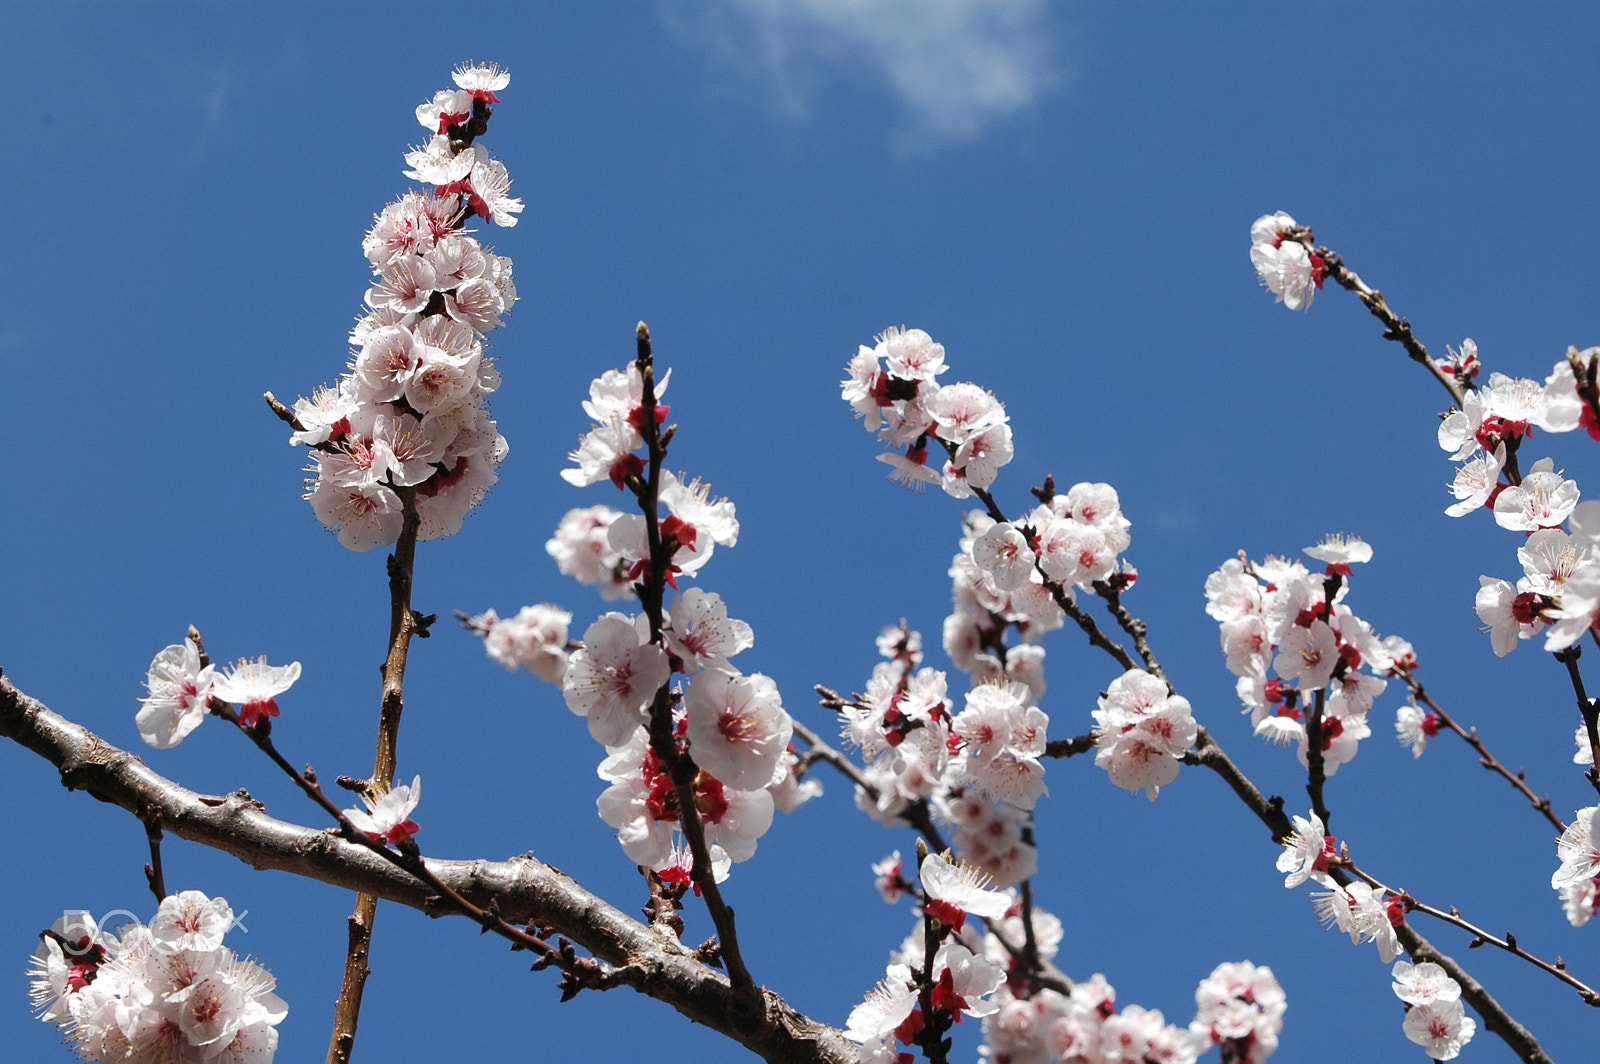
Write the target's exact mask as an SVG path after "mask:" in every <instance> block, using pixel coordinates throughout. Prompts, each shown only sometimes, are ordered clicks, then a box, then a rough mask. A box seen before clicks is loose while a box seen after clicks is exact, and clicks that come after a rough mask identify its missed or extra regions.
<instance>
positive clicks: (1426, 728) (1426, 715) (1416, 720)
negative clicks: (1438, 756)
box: [1394, 705, 1439, 757]
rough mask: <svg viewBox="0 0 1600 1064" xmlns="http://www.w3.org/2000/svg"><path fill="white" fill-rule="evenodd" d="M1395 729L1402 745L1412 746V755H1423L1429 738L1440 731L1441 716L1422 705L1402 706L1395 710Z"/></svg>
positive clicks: (1396, 736)
mask: <svg viewBox="0 0 1600 1064" xmlns="http://www.w3.org/2000/svg"><path fill="white" fill-rule="evenodd" d="M1394 731H1395V738H1397V739H1398V740H1399V741H1400V745H1401V746H1409V747H1410V748H1411V756H1412V757H1421V756H1422V751H1424V750H1426V749H1427V748H1428V740H1429V739H1431V738H1433V737H1434V736H1435V735H1437V734H1438V733H1439V716H1438V714H1436V713H1432V712H1424V711H1423V709H1422V708H1421V707H1420V706H1415V705H1405V706H1401V707H1400V708H1399V709H1398V710H1396V711H1395V721H1394Z"/></svg>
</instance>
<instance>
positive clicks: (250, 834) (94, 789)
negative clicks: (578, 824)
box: [0, 676, 860, 1064]
mask: <svg viewBox="0 0 1600 1064" xmlns="http://www.w3.org/2000/svg"><path fill="white" fill-rule="evenodd" d="M0 737H4V738H7V739H10V740H12V741H13V742H16V743H18V744H19V745H21V746H24V747H26V748H27V749H29V750H32V751H33V752H34V753H36V754H38V755H39V756H41V757H43V758H44V759H45V760H47V761H49V762H50V763H51V764H52V765H55V766H56V768H57V769H58V770H59V771H60V773H61V782H62V783H63V784H64V785H65V786H66V787H68V788H69V789H71V790H81V791H86V792H87V793H89V794H90V795H92V796H93V797H95V798H98V799H100V800H101V801H103V802H109V803H111V804H112V805H116V806H120V807H121V808H123V809H126V810H127V811H128V812H130V813H132V814H133V815H134V816H136V817H139V818H141V819H144V818H146V817H148V816H149V815H151V814H152V813H153V814H154V815H155V816H157V817H159V818H160V823H161V827H162V830H163V831H165V832H166V833H167V834H170V835H176V836H178V837H179V838H182V839H187V840H189V841H191V842H198V843H201V844H203V845H206V846H210V847H212V848H214V849H217V850H221V851H223V852H225V853H230V854H232V855H234V856H235V857H237V858H239V859H240V860H241V861H244V862H245V863H246V864H249V865H251V866H253V867H255V868H259V869H266V868H271V869H276V870H279V871H283V872H289V873H291V874H294V875H298V876H305V877H306V878H308V879H316V880H319V881H321V882H323V883H328V884H331V885H333V886H337V887H342V888H345V889H348V890H354V891H363V892H369V893H371V894H373V895H375V896H377V897H378V898H381V899H383V900H385V901H392V902H397V903H399V904H401V905H408V906H410V907H411V908H413V909H419V910H421V911H423V912H428V913H430V914H431V913H434V912H435V911H436V906H435V904H434V903H433V902H432V901H431V900H430V899H431V898H432V897H435V896H434V895H432V892H431V890H430V888H429V887H428V886H427V885H426V884H425V883H423V882H422V881H421V880H419V879H417V878H415V877H414V876H412V875H410V874H409V873H407V872H405V871H403V870H402V869H400V868H398V867H397V866H396V865H394V864H393V863H391V862H389V861H385V860H384V859H383V858H382V857H380V856H379V855H378V854H376V853H374V852H372V851H371V850H370V849H368V848H366V847H364V846H358V845H355V844H353V843H350V842H347V841H345V840H344V839H341V838H339V837H338V836H336V835H334V834H332V833H331V832H329V831H324V830H318V829H315V828H309V827H304V826H302V825H299V824H292V823H289V822H287V821H283V820H278V819H276V818H274V817H270V816H268V815H267V814H266V812H265V811H264V810H263V809H262V807H261V805H260V803H258V802H256V801H255V800H253V799H252V798H251V797H250V796H249V795H248V794H247V793H245V792H244V791H237V792H235V793H233V794H228V795H221V796H212V795H204V794H197V793H196V792H194V791H191V790H188V789H186V788H184V787H182V786H180V785H179V784H177V783H174V782H173V781H171V780H169V779H167V778H166V777H164V776H162V775H160V774H159V773H157V772H155V771H153V770H152V769H150V767H149V766H147V765H146V764H145V763H144V762H143V761H142V760H140V759H139V758H138V757H136V756H134V755H133V754H131V753H129V752H127V751H126V750H122V749H120V748H118V747H115V746H112V745H111V744H110V743H108V742H106V741H105V740H104V739H102V738H100V737H99V736H98V735H96V734H94V733H93V732H91V731H89V730H88V729H87V728H84V727H82V726H80V725H78V724H74V723H73V722H71V721H69V720H67V719H66V718H64V717H62V716H60V715H59V714H57V713H54V712H52V711H51V710H50V709H49V708H47V707H46V706H45V705H44V704H43V703H41V702H39V701H37V700H35V699H33V698H30V697H28V696H27V695H25V694H23V693H22V692H21V691H19V690H17V688H16V687H15V686H13V685H12V683H11V681H10V680H8V679H6V678H4V677H3V676H0ZM427 866H428V869H429V870H430V871H432V872H433V873H434V874H435V875H436V876H437V877H438V878H439V880H440V881H441V882H443V883H445V884H446V885H448V886H449V887H450V888H451V889H453V890H456V891H458V892H459V893H460V894H462V895H463V896H464V897H466V898H468V899H469V900H471V901H472V902H474V903H475V904H478V905H482V906H485V907H493V908H494V910H495V911H497V912H498V913H499V915H500V916H502V917H503V918H505V919H506V920H508V921H511V922H514V923H519V924H531V925H534V926H537V927H540V928H544V929H546V930H547V931H550V932H555V933H558V934H561V935H565V936H566V937H568V938H570V939H571V940H572V941H573V942H575V943H577V944H578V945H579V946H582V947H583V948H584V949H586V950H588V951H589V952H591V953H592V954H594V955H595V956H596V957H598V958H600V959H601V960H603V961H606V962H607V963H609V964H612V965H615V966H617V968H619V969H625V972H626V974H625V977H624V978H623V979H620V980H619V982H627V984H628V985H630V986H632V987H633V988H634V989H635V990H637V991H639V992H640V993H642V994H646V995H648V996H650V997H653V998H656V999H658V1000H660V1001H664V1002H666V1003H667V1004H669V1005H671V1006H672V1007H673V1008H675V1009H677V1010H678V1011H679V1012H681V1013H682V1014H683V1015H685V1016H687V1017H689V1019H691V1020H693V1021H695V1022H696V1023H701V1024H704V1025H705V1026H707V1027H710V1028H711V1029H712V1030H715V1031H718V1032H720V1033H722V1034H724V1035H727V1036H728V1037H729V1038H732V1039H733V1040H735V1041H737V1042H739V1043H740V1044H741V1045H743V1046H745V1047H746V1048H748V1049H749V1050H751V1051H752V1052H754V1053H756V1054H757V1055H758V1056H760V1057H762V1058H764V1059H766V1060H769V1061H773V1062H774V1064H779V1062H781V1064H854V1062H855V1061H856V1060H857V1059H858V1058H859V1056H860V1049H859V1047H858V1046H856V1045H855V1044H854V1043H852V1042H850V1041H848V1040H846V1039H845V1037H844V1034H843V1033H842V1032H841V1031H839V1030H838V1029H836V1028H833V1027H829V1026H827V1025H825V1024H821V1023H818V1022H816V1021H815V1020H812V1019H810V1018H809V1017H807V1016H804V1015H802V1014H800V1013H799V1012H797V1011H795V1010H794V1009H793V1008H791V1007H790V1006H789V1005H787V1004H785V1003H784V1001H783V999H781V998H780V997H778V995H777V994H775V993H773V992H772V991H770V990H766V989H763V990H762V991H761V1005H762V1007H761V1009H760V1011H759V1013H758V1014H756V1015H754V1016H752V1017H751V1018H750V1019H748V1020H747V1021H743V1022H741V1020H740V1019H739V1017H741V1016H742V1014H741V1013H740V1011H739V1010H738V1009H736V1007H735V1005H736V1001H735V994H734V992H733V989H732V988H731V987H730V986H729V984H728V979H727V977H726V976H724V975H723V974H722V973H721V972H719V971H717V970H715V969H713V968H711V967H709V966H707V965H706V964H704V963H702V962H701V961H700V960H699V959H698V958H697V957H696V955H695V950H694V949H693V948H692V947H689V946H685V945H683V944H682V943H680V942H678V941H677V940H676V939H675V938H674V937H672V936H671V935H670V934H669V933H666V932H664V931H662V930H657V929H652V928H651V927H649V926H647V925H645V924H642V923H640V922H639V921H637V920H635V919H633V918H632V917H630V916H627V915H626V914H624V913H622V912H620V911H619V910H617V909H616V908H614V907H612V906H611V905H609V904H607V903H606V902H605V901H603V900H602V899H600V898H598V897H596V896H595V895H593V894H591V893H589V892H588V891H586V890H584V889H583V888H582V887H581V886H579V885H578V884H577V883H576V882H574V881H573V880H572V879H571V878H570V877H568V876H566V875H564V874H562V873H560V872H557V871H556V870H555V869H553V868H551V867H549V866H548V865H546V864H543V863H542V862H540V861H537V860H535V859H534V858H533V857H532V856H524V857H515V858H512V859H511V860H509V861H485V860H475V861H446V860H437V859H430V860H428V861H427Z"/></svg>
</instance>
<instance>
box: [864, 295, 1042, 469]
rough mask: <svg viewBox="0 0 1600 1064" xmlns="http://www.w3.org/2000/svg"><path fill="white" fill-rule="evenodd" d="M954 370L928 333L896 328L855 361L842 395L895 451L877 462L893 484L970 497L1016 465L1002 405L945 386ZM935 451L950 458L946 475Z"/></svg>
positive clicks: (974, 389) (979, 393)
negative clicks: (948, 373) (949, 371)
mask: <svg viewBox="0 0 1600 1064" xmlns="http://www.w3.org/2000/svg"><path fill="white" fill-rule="evenodd" d="M948 368H949V367H947V366H946V365H945V364H944V345H943V344H938V343H935V342H934V340H933V337H931V336H929V335H928V334H927V333H925V332H923V331H922V330H921V329H907V328H905V327H904V326H901V327H899V328H895V327H893V326H891V327H889V328H887V329H885V330H883V332H882V333H880V334H879V335H878V337H877V344H876V346H874V347H867V346H866V345H862V346H861V348H860V350H859V351H858V352H857V353H856V356H855V357H854V358H852V359H851V360H850V362H849V364H848V365H847V366H846V367H845V371H846V373H848V374H849V376H847V377H846V378H845V379H844V380H843V381H842V382H840V393H841V395H842V397H843V399H844V401H845V402H847V403H849V404H850V406H851V407H852V408H853V409H854V410H855V412H856V416H857V417H859V418H862V419H864V421H865V424H866V428H867V431H868V432H876V433H877V434H878V438H879V439H881V440H883V442H884V443H886V444H888V445H889V447H890V448H891V450H890V451H888V452H887V453H885V454H881V455H879V456H878V459H879V461H882V462H885V463H887V464H888V465H889V467H890V473H889V477H890V479H891V480H893V481H895V483H897V484H903V485H905V486H906V487H909V488H913V489H915V490H917V491H921V490H922V489H923V488H925V487H927V486H928V485H929V484H937V485H939V486H940V487H941V488H943V489H944V490H945V492H946V493H948V494H949V495H952V496H954V497H955V498H957V499H965V498H968V497H970V496H971V495H972V490H973V489H974V488H977V489H987V488H989V487H990V486H991V485H993V484H994V480H995V476H996V475H997V474H998V473H999V471H1000V467H1001V466H1004V465H1006V464H1007V463H1008V462H1010V461H1011V457H1012V453H1013V449H1012V443H1011V425H1010V419H1009V418H1008V416H1007V415H1006V411H1005V407H1004V406H1002V405H1001V403H1000V401H999V400H998V399H996V398H995V397H994V396H993V395H992V394H990V393H989V392H987V391H985V390H984V389H982V388H980V387H978V386H977V385H976V384H966V383H962V384H946V385H940V384H939V383H938V381H937V379H936V378H937V377H939V376H940V375H941V374H943V373H944V372H945V371H946V370H947V369H948ZM934 445H937V446H939V447H942V448H943V449H944V451H945V452H946V454H947V455H948V460H946V461H944V462H943V465H942V469H941V466H940V465H939V463H938V462H937V461H936V462H935V464H933V465H929V464H928V463H929V460H930V448H931V447H933V446H934Z"/></svg>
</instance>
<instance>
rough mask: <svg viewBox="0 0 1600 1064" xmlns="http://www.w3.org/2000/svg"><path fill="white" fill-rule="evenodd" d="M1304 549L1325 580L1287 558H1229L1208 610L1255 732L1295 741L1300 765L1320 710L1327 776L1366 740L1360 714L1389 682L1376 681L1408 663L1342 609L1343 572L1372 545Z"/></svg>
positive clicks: (1392, 644)
mask: <svg viewBox="0 0 1600 1064" xmlns="http://www.w3.org/2000/svg"><path fill="white" fill-rule="evenodd" d="M1305 552H1306V553H1307V554H1308V555H1310V556H1311V557H1312V558H1315V559H1316V560H1317V561H1320V562H1323V563H1324V571H1323V572H1322V573H1320V574H1314V573H1312V572H1310V571H1309V570H1307V568H1306V567H1305V565H1303V564H1302V563H1300V562H1298V561H1294V560H1290V559H1286V558H1277V557H1268V558H1267V559H1266V560H1265V561H1261V562H1248V561H1245V560H1244V559H1242V558H1230V559H1229V560H1228V561H1226V562H1224V563H1223V565H1222V568H1220V569H1218V570H1217V571H1216V572H1214V573H1212V574H1211V576H1209V577H1208V578H1207V579H1206V600H1207V605H1206V612H1207V613H1209V614H1210V615H1211V616H1212V617H1214V618H1215V619H1216V620H1217V621H1218V622H1220V624H1221V626H1222V649H1223V652H1224V653H1225V654H1227V656H1228V669H1229V671H1231V672H1232V673H1233V674H1234V675H1235V676H1237V677H1239V680H1238V684H1237V690H1238V693H1239V699H1240V701H1241V702H1243V703H1244V707H1245V708H1244V711H1245V712H1246V713H1249V714H1250V721H1251V724H1252V725H1253V726H1254V728H1255V732H1256V734H1257V735H1260V736H1262V737H1263V738H1266V739H1269V740H1271V741H1272V742H1275V743H1288V742H1294V743H1298V744H1299V753H1300V763H1301V764H1307V763H1308V751H1307V741H1308V740H1307V731H1306V717H1307V716H1308V714H1309V713H1310V712H1311V711H1312V710H1313V708H1314V707H1316V706H1321V708H1322V764H1323V770H1324V771H1325V772H1326V773H1327V774H1328V775H1332V774H1333V773H1334V772H1335V771H1337V770H1338V767H1339V766H1340V765H1342V764H1344V763H1345V762H1346V761H1349V760H1350V759H1351V758H1353V757H1355V755H1356V748H1357V745H1358V743H1359V741H1360V740H1361V739H1364V738H1366V737H1367V736H1368V735H1370V734H1372V732H1371V729H1370V728H1368V726H1367V713H1368V711H1369V710H1370V709H1371V708H1372V702H1373V699H1374V698H1376V697H1377V696H1378V695H1379V694H1381V693H1382V692H1383V690H1384V688H1385V687H1386V686H1387V685H1388V682H1387V681H1386V680H1384V679H1382V678H1381V677H1382V676H1383V675H1388V674H1392V671H1393V670H1394V668H1395V666H1396V661H1397V658H1398V659H1400V660H1401V661H1402V662H1409V661H1411V660H1412V659H1411V650H1410V646H1409V644H1407V643H1405V642H1404V641H1403V640H1400V639H1397V638H1395V637H1390V638H1389V639H1380V638H1379V637H1378V636H1377V635H1376V634H1375V633H1374V632H1373V631H1372V628H1371V626H1370V625H1368V624H1367V623H1366V622H1365V621H1363V620H1362V619H1361V618H1359V617H1357V616H1356V615H1355V614H1354V613H1352V612H1351V611H1350V608H1349V607H1348V606H1345V605H1343V603H1342V600H1343V598H1344V596H1345V593H1346V592H1347V591H1348V590H1349V578H1350V571H1351V570H1350V566H1351V565H1352V564H1355V563H1360V562H1366V561H1369V560H1370V559H1371V558H1372V548H1371V547H1370V546H1368V545H1367V544H1366V543H1363V542H1362V541H1361V540H1360V539H1356V538H1354V537H1349V538H1346V537H1343V536H1329V537H1328V538H1327V539H1326V540H1325V541H1324V542H1323V543H1321V544H1320V545H1318V546H1315V547H1307V548H1306V551H1305ZM1363 669H1365V670H1367V671H1365V672H1363V671H1362V670H1363ZM1419 726H1420V724H1419Z"/></svg>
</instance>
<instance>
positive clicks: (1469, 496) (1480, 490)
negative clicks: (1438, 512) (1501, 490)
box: [1444, 444, 1506, 517]
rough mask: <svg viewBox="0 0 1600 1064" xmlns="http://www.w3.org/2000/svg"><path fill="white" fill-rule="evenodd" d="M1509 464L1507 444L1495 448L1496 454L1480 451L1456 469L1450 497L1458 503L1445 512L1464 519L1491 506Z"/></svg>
mask: <svg viewBox="0 0 1600 1064" xmlns="http://www.w3.org/2000/svg"><path fill="white" fill-rule="evenodd" d="M1505 464H1506V448H1505V444H1501V445H1500V446H1499V447H1497V448H1495V450H1494V453H1493V454H1489V453H1487V452H1484V451H1480V452H1478V453H1477V455H1476V456H1475V457H1473V458H1470V459H1468V460H1467V461H1466V462H1465V463H1463V464H1462V466H1461V468H1460V469H1458V470H1456V477H1455V480H1454V481H1452V482H1451V484H1450V494H1452V495H1454V496H1455V497H1456V500H1457V501H1456V502H1453V503H1451V504H1450V505H1449V506H1447V507H1445V511H1444V512H1445V513H1446V514H1447V515H1448V516H1450V517H1461V516H1464V515H1465V514H1469V513H1471V512H1473V511H1474V510H1477V509H1479V508H1481V507H1483V506H1485V505H1487V503H1488V501H1489V497H1490V496H1491V495H1493V494H1494V489H1495V488H1497V487H1498V486H1499V485H1500V472H1501V470H1503V469H1504V468H1505Z"/></svg>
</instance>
